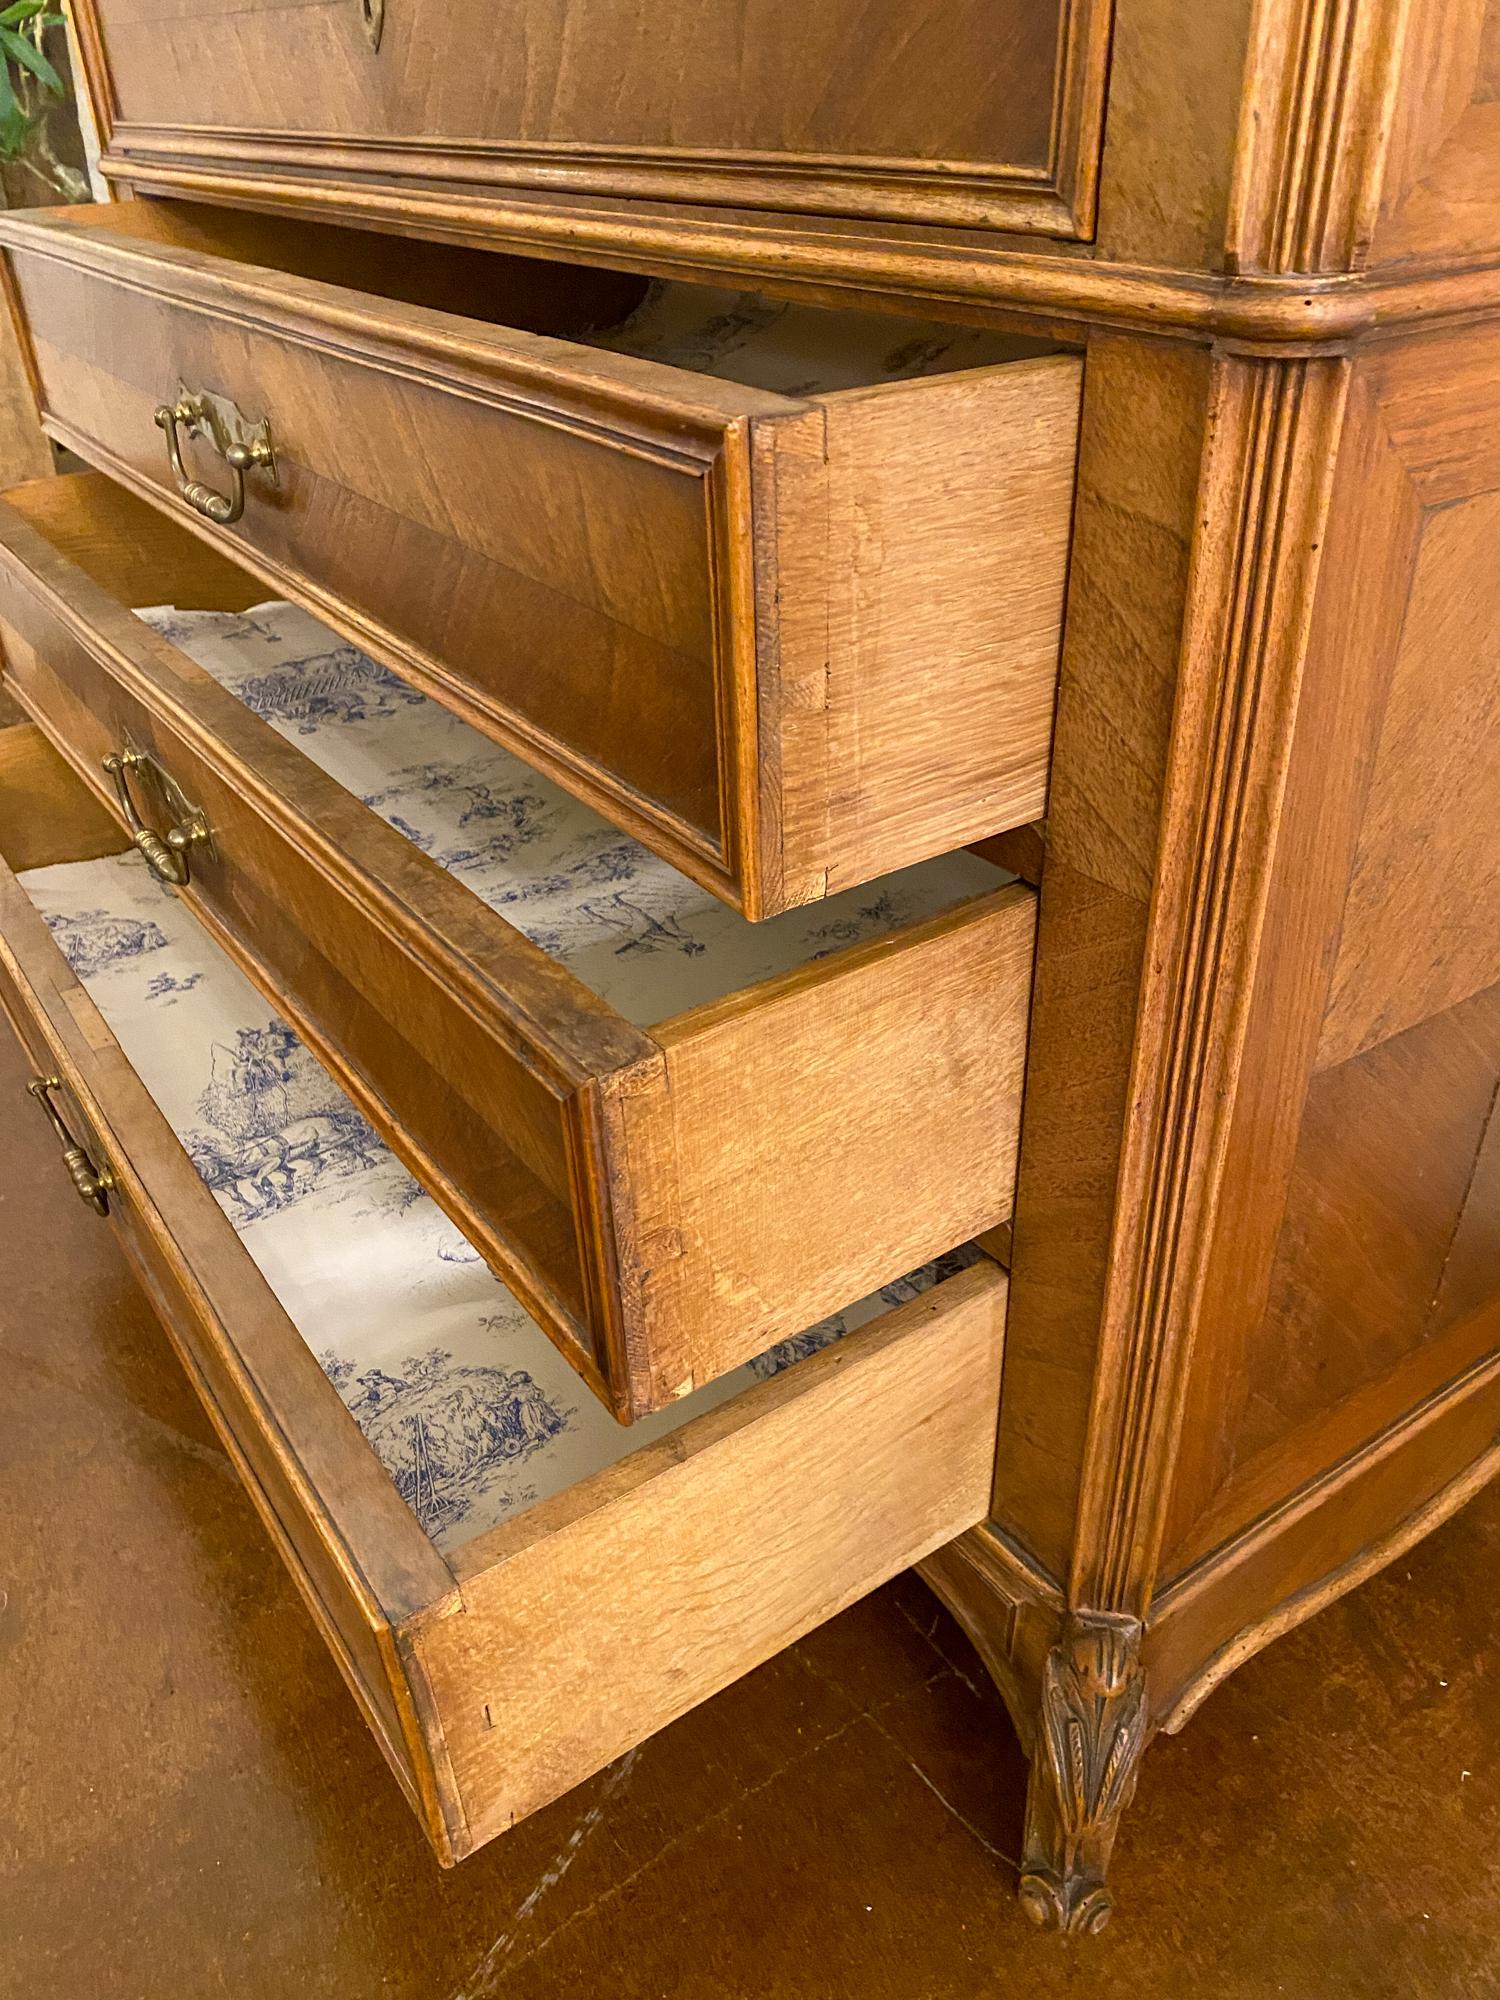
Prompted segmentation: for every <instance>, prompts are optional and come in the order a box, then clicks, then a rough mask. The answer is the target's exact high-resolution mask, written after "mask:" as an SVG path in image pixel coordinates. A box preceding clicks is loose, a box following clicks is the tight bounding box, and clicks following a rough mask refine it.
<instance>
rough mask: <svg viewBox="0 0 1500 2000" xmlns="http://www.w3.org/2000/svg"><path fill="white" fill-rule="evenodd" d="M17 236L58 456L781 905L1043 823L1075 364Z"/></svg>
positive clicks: (53, 220)
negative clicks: (87, 467) (167, 514)
mask: <svg viewBox="0 0 1500 2000" xmlns="http://www.w3.org/2000/svg"><path fill="white" fill-rule="evenodd" d="M0 243H3V244H5V245H6V246H8V253H9V254H8V265H9V270H10V276H11V281H12V285H13V289H14V292H15V294H16V297H17V299H18V301H19V306H20V314H21V319H22V323H23V331H24V333H25V335H26V336H27V338H28V339H29V346H30V354H31V358H32V367H33V373H34V379H35V384H36V390H37V395H38V399H39V403H40V407H41V412H42V416H43V420H44V422H45V423H46V425H47V426H48V428H49V429H50V430H51V431H52V433H53V434H54V435H55V436H56V437H57V438H59V439H60V440H62V441H63V442H64V443H66V444H69V445H71V446H72V447H74V448H75V449H76V450H77V451H78V452H80V453H81V454H82V455H83V456H84V457H85V458H87V459H89V460H90V461H91V462H93V463H94V464H96V465H98V466H100V467H102V468H103V469H104V470H105V471H108V472H110V473H111V474H113V475H114V476H115V477H116V478H118V479H120V480H121V481H123V482H124V483H126V484H127V485H129V486H130V487H132V488H133V489H134V490H135V491H137V492H138V493H141V494H144V495H145V496H146V497H147V498H149V499H150V500H151V501H152V502H153V503H154V504H156V505H159V506H162V507H166V508H169V509H171V510H172V511H173V512H174V513H176V514H178V515H179V516H180V517H181V518H182V519H184V520H185V521H186V522H187V523H188V524H189V525H190V526H191V527H193V528H194V529H195V530H196V532H197V533H198V534H200V535H202V536H204V537H206V538H208V539H209V540H211V541H213V542H214V543H216V544H217V545H218V546H220V547H221V548H224V549H227V550H232V551H233V552H234V554H235V555H236V556H237V557H238V558H239V559H240V560H241V561H242V562H243V563H245V564H246V565H247V566H248V567H249V568H250V569H252V570H253V571H254V572H255V573H256V574H257V575H258V576H260V577H261V578H263V579H267V580H269V581H270V582H272V583H274V585H275V586H276V588H277V590H278V591H279V592H282V593H284V594H285V595H286V596H288V597H290V598H292V599H294V600H295V601H297V602H298V603H300V604H302V605H303V606H305V607H306V608H307V609H309V610H312V611H314V612H316V613H317V614H318V615H319V616H320V617H323V618H326V619H327V620H328V621H329V623H330V624H332V625H334V626H335V627H336V628H337V629H338V630H339V631H340V632H341V633H343V634H344V635H346V636H347V637H349V638H351V639H353V640H354V641H356V642H357V643H358V644H359V645H361V646H363V647H365V648H366V649H367V650H369V651H370V652H372V653H373V654H375V655H376V656H377V657H378V658H380V659H381V660H383V661H384V662H385V663H387V664H388V665H390V666H392V667H394V668H395V669H396V670H397V671H398V672H399V673H400V674H402V675H403V676H405V677H406V678H408V679H409V680H411V681H412V682H414V683H415V684H416V685H418V686H420V687H423V688H425V689H427V690H428V691H430V692H432V693H434V694H435V695H437V696H438V697H439V698H440V699H441V700H443V701H445V702H447V703H448V704H450V705H451V706H452V707H453V708H454V709H455V710H456V711H457V712H458V713H460V714H462V715H463V716H465V717H466V718H467V719H469V720H470V721H472V722H474V723H476V724H477V725H478V726H479V727H481V728H483V729H485V730H487V731H489V732H491V733H492V734H493V735H494V736H495V737H496V738H498V739H499V740H500V741H502V742H504V743H506V744H508V745H509V746H510V747H512V748H513V749H516V750H517V751H518V752H519V753H520V754H521V755H523V756H524V757H525V758H526V759H527V760H528V761H529V762H530V763H532V764H534V765H536V766H537V767H538V768H540V769H542V770H545V771H546V772H547V773H548V774H549V775H550V776H552V777H553V778H555V779H557V780H558V782H559V783H561V784H563V785H566V786H567V787H568V788H569V789H570V790H571V791H572V792H573V793H574V794H575V795H576V796H578V797H580V798H583V799H585V800H587V801H588V802H590V803H591V804H592V805H594V806H596V807H597V808H598V809H599V810H600V811H601V812H603V813H605V814H607V815H608V816H609V817H610V818H611V819H613V820H614V821H615V823H616V824H617V825H620V826H622V827H624V828H626V829H627V830H629V831H630V832H632V833H634V834H635V835H636V836H637V837H638V838H640V839H641V840H643V841H645V842H646V843H647V844H648V845H650V846H651V847H653V849H654V850H655V851H657V852H658V853H660V854H662V855H664V856H666V857H667V858H668V859H670V860H671V861H672V862H673V863H674V864H675V865H676V866H677V867H679V868H681V869H683V870H685V871H686V872H687V873H689V874H691V875H693V876H694V877H695V879H697V880H699V881H701V882H703V883H705V884H706V885H708V886H709V887H710V888H711V889H713V891H714V892H715V893H716V894H718V895H721V896H723V897H724V898H725V899H726V900H728V901H729V902H731V903H732V904H733V905H734V906H735V907H737V908H739V909H741V910H742V911H743V912H744V913H745V914H746V915H747V916H748V917H750V918H752V919H758V918H762V917H765V916H769V915H772V914H774V913H775V912H777V911H779V910H784V909H788V908H790V907H793V906H795V905H798V904H802V903H806V902H809V901H812V900H815V899H817V898H819V897H821V896H823V895H825V894H830V893H834V892H836V891H838V890H840V889H843V888H847V887H850V886H854V885H858V884H860V883H863V882H867V881H870V880H873V879H874V878H875V877H877V876H879V875H882V874H884V873H886V872H888V871H889V870H891V869H894V868H900V867H904V866H906V865H907V864H909V863H912V862H916V861H920V860H922V859H924V858H926V857H927V856H929V855H934V854H940V853H946V852H948V851H950V850H951V849H953V848H956V847H959V846H961V845H964V844H965V843H967V842H970V841H974V840H977V839H979V838H981V837H983V836H986V835H989V834H993V833H998V832H1001V831H1003V830H1005V829H1006V828H1008V827H1012V826H1016V825H1019V824H1022V823H1024V822H1027V821H1030V820H1034V819H1036V818H1037V817H1038V816H1039V815H1040V814H1041V812H1042V810H1043V808H1044V802H1045V794H1046V779H1047V767H1048V756H1049V741H1050V733H1051V718H1052V709H1053V701H1054V695H1055V688H1056V678H1057V662H1058V648H1059V634H1060V625H1061V615H1062V602H1063V585H1064V574H1065V569H1066V562H1067V548H1068V532H1069V520H1070V514H1071V506H1072V492H1073V478H1074V467H1075V460H1076V451H1077V425H1078V406H1079V396H1080V385H1081V370H1082V363H1081V361H1080V359H1079V357H1078V356H1077V355H1070V354H1065V353H1058V352H1051V351H1048V349H1047V348H1046V347H1045V346H1044V344H1042V343H1040V342H1038V341H1035V340H1026V339H1020V338H1017V337H1014V336H1011V335H1005V334H998V333H995V332H992V331H987V332H976V331H966V330H964V329H961V328H953V327H943V326H938V325H933V324H927V323H924V322H919V321H913V320H903V319H899V318H887V317H885V316H882V315H868V314H863V315H862V314H858V313H853V312H847V311H844V312H822V311H818V310H815V309H813V308H808V307H794V306H785V305H781V306H778V305H775V304H773V303H771V302H769V301H767V300H764V299H756V298H752V297H748V296H744V295H735V294H726V293H718V292H712V291H705V290H703V288H694V287H690V286H683V285H674V286H667V287H659V286H658V287H647V286H646V284H645V282H644V281H642V280H631V279H629V278H626V277H620V276H614V277H611V276H608V275H606V274H602V273H598V272H591V271H586V270H578V269H573V268H570V267H565V266H559V265H537V264H530V263H526V262H524V261H521V260H517V259H511V258H504V257H498V256H493V255H489V254H486V253H484V252H479V251H472V250H459V249H450V248H444V247H442V246H439V245H433V244H425V245H422V244H415V243H411V242H405V241H403V242H401V243H399V244H397V243H394V242H393V241H392V240H391V239H389V238H386V237H382V236H377V235H366V236H361V235H360V234H358V233H357V232H352V231H341V230H336V229H329V228H325V227H321V226H319V225H316V224H308V223H298V222H292V221H274V220H271V219H269V218H266V217H253V216H248V215H237V214H234V213H232V212H229V211H214V210H208V209H197V210H195V209H192V208H187V207H182V206H178V205H168V204H162V203H159V202H150V201H134V202H127V203H124V204H117V205H114V206H103V207H89V208H85V209H74V210H67V211H58V210H51V211H47V212H45V213H44V214H37V215H29V216H17V215H6V216H3V217H0ZM564 335H566V336H567V337H566V338H564V337H562V336H564ZM174 410H175V411H177V412H179V414H178V415H177V416H175V417H173V416H171V414H170V413H171V412H172V411H174ZM174 439H175V443H174ZM174 453H175V454H176V462H175V463H174V461H173V454H174ZM227 453H231V454H238V456H239V459H240V461H241V462H240V464H239V465H238V466H237V467H236V466H233V465H231V464H230V463H229V462H228V461H227V459H226V454H227ZM240 506H242V511H240V512H236V509H237V508H239V507H240Z"/></svg>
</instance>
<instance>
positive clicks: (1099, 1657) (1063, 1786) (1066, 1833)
mask: <svg viewBox="0 0 1500 2000" xmlns="http://www.w3.org/2000/svg"><path fill="white" fill-rule="evenodd" d="M1140 1638H1141V1632H1140V1626H1139V1624H1138V1623H1137V1621H1136V1620H1135V1619H1133V1618H1106V1617H1072V1618H1070V1619H1069V1620H1068V1623H1067V1625H1066V1626H1065V1627H1064V1629H1063V1634H1062V1637H1061V1638H1060V1639H1059V1640H1058V1643H1057V1644H1056V1645H1055V1646H1054V1647H1053V1648H1052V1651H1051V1652H1050V1653H1049V1654H1048V1655H1047V1664H1046V1667H1045V1669H1044V1670H1043V1674H1042V1712H1041V1717H1040V1721H1039V1727H1038V1730H1037V1742H1036V1751H1035V1754H1034V1756H1033V1759H1032V1766H1031V1786H1030V1789H1029V1791H1028V1793H1027V1797H1026V1837H1025V1850H1024V1854H1023V1857H1022V1863H1021V1887H1020V1896H1021V1907H1022V1908H1023V1909H1024V1910H1025V1912H1026V1914H1027V1916H1029V1917H1030V1918H1031V1920H1032V1922H1033V1923H1036V1924H1040V1925H1041V1926H1042V1927H1043V1928H1044V1929H1046V1930H1059V1931H1067V1932H1070V1933H1072V1934H1073V1935H1075V1936H1077V1935H1087V1936H1093V1935H1094V1934H1095V1933H1097V1932H1099V1931H1102V1930H1103V1928H1104V1926H1105V1925H1106V1924H1107V1923H1108V1922H1109V1918H1110V1912H1111V1910H1112V1909H1113V1908H1114V1901H1113V1898H1112V1897H1111V1896H1110V1893H1109V1891H1108V1889H1107V1888H1106V1887H1105V1886H1104V1876H1105V1871H1106V1869H1107V1868H1108V1866H1109V1856H1110V1849H1111V1848H1112V1847H1113V1846H1114V1842H1115V1829H1116V1827H1117V1826H1118V1824H1119V1818H1120V1814H1121V1813H1122V1812H1123V1811H1124V1810H1125V1807H1126V1806H1127V1805H1128V1804H1129V1803H1130V1798H1131V1794H1132V1793H1133V1792H1134V1790H1135V1779H1136V1770H1137V1768H1138V1765H1139V1761H1140V1755H1141V1751H1142V1749H1143V1748H1144V1747H1145V1693H1146V1685H1145V1678H1144V1675H1143V1674H1142V1672H1141V1662H1140Z"/></svg>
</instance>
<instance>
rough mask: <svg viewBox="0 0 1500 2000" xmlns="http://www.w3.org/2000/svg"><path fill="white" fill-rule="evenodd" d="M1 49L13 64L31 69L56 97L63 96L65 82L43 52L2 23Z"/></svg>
mask: <svg viewBox="0 0 1500 2000" xmlns="http://www.w3.org/2000/svg"><path fill="white" fill-rule="evenodd" d="M0 49H3V50H4V51H5V53H6V55H7V56H8V57H9V58H10V60H11V61H12V62H18V63H20V64H21V66H22V68H23V69H29V70H30V71H31V74H32V75H33V76H34V77H36V78H38V79H39V81H40V82H42V83H43V84H45V85H46V87H47V89H48V90H50V91H51V92H52V95H53V96H54V97H61V96H62V94H63V80H62V78H61V77H60V76H59V75H58V73H57V71H56V70H55V69H54V68H53V67H52V65H51V63H49V62H48V60H47V58H46V57H45V56H44V55H43V54H42V52H41V50H40V49H39V48H38V47H37V46H36V44H35V43H34V42H28V41H27V39H26V37H25V36H24V35H18V34H17V33H16V31H15V29H14V28H7V27H6V26H4V24H3V23H0Z"/></svg>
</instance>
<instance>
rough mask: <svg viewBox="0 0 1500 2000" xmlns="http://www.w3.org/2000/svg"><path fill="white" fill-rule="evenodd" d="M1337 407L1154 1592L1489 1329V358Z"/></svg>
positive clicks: (1434, 349) (1380, 357) (1408, 376)
mask: <svg viewBox="0 0 1500 2000" xmlns="http://www.w3.org/2000/svg"><path fill="white" fill-rule="evenodd" d="M1351 408H1352V411H1353V414H1352V418H1351V423H1350V426H1349V429H1348V432H1347V434H1346V438H1345V442H1344V446H1343V450H1342V458H1341V465H1340V471H1339V478H1338V483H1337V487H1336V495H1335V505H1334V520H1333V526H1332V531H1331V534H1330V538H1329V544H1328V554H1327V561H1326V565H1325V570H1324V578H1323V583H1322V585H1321V587H1320V600H1319V607H1318V617H1317V620H1316V623H1315V626H1314V633H1313V643H1312V648H1311V652H1310V655H1309V661H1308V669H1307V697H1306V700H1305V702H1304V706H1303V710H1302V714H1301V717H1300V720H1299V729H1298V737H1297V741H1296V744H1295V746H1294V752H1293V769H1292V778H1291V783H1290V786H1289V791H1288V803H1287V812H1286V815H1285V820H1284V824H1283V828H1282V833H1281V838H1280V842H1279V845H1278V852H1277V858H1276V863H1275V871H1274V876H1273V883H1272V890H1271V905H1270V912H1269V920H1268V925H1267V932H1266V943H1265V949H1264V951H1263V953H1262V956H1261V959H1260V962H1259V964H1258V966H1257V969H1256V982H1255V990H1254V994H1253V997H1252V1001H1251V1006H1252V1033H1251V1039H1252V1049H1253V1051H1254V1052H1255V1056H1256V1059H1255V1060H1254V1061H1252V1062H1251V1063H1249V1064H1247V1075H1248V1077H1249V1079H1250V1081H1249V1083H1248V1085H1247V1088H1246V1090H1245V1092H1244V1094H1243V1097H1242V1101H1241V1103H1240V1105H1239V1108H1238V1110H1237V1114H1236V1121H1235V1127H1234V1131H1233V1136H1232V1139H1231V1154H1232V1158H1231V1166H1230V1173H1229V1178H1228V1181H1227V1183H1226V1194H1225V1203H1224V1209H1223V1213H1222V1215H1221V1218H1220V1223H1219V1231H1218V1242H1217V1245H1216V1250H1215V1256H1214V1261H1213V1267H1212V1272H1211V1276H1210V1282H1209V1286H1208V1290H1207V1293H1206V1297H1205V1311H1204V1327H1205V1329H1206V1335H1205V1338H1204V1339H1203V1340H1202V1341H1201V1342H1200V1351H1199V1356H1198V1360H1197V1362H1196V1365H1195V1379H1194V1382H1193V1385H1192V1391H1191V1396H1190V1408H1189V1416H1188V1422H1187V1425H1186V1429H1185V1442H1184V1452H1183V1456H1182V1458H1181V1460H1180V1462H1179V1464H1178V1467H1177V1472H1176V1484H1175V1490H1174V1496H1173V1507H1172V1518H1171V1522H1170V1527H1169V1535H1168V1542H1169V1546H1170V1547H1171V1549H1172V1554H1171V1557H1170V1558H1169V1561H1168V1564H1167V1574H1168V1575H1173V1574H1180V1573H1181V1572H1182V1571H1183V1570H1184V1569H1185V1568H1186V1567H1189V1566H1191V1565H1192V1564H1193V1563H1195V1562H1198V1561H1201V1560H1202V1559H1203V1558H1204V1557H1206V1556H1207V1555H1209V1554H1210V1553H1212V1551H1213V1550H1214V1549H1215V1548H1218V1547H1220V1546H1222V1545H1223V1544H1224V1543H1225V1542H1226V1541H1229V1540H1232V1538H1233V1537H1234V1536H1235V1535H1237V1534H1239V1533H1240V1532H1242V1531H1243V1530H1245V1529H1246V1528H1248V1527H1250V1526H1251V1525H1252V1524H1253V1523H1254V1522H1256V1521H1257V1520H1259V1519H1263V1518H1264V1517H1265V1516H1266V1515H1267V1513H1268V1512H1269V1510H1271V1509H1273V1508H1275V1507H1277V1506H1279V1505H1281V1504H1282V1503H1283V1502H1284V1501H1285V1500H1286V1498H1287V1496H1288V1494H1289V1493H1291V1492H1292V1491H1294V1490H1296V1489H1298V1488H1300V1487H1304V1486H1306V1485H1307V1484H1308V1483H1309V1482H1314V1483H1315V1482H1318V1481H1320V1480H1323V1479H1325V1478H1327V1477H1330V1476H1331V1475H1332V1472H1333V1468H1334V1466H1335V1464H1336V1463H1337V1461H1338V1459H1339V1457H1340V1456H1341V1455H1343V1454H1347V1453H1348V1452H1350V1451H1358V1450H1361V1449H1364V1448H1366V1447H1370V1446H1373V1445H1374V1444H1375V1443H1376V1441H1377V1440H1378V1439H1379V1437H1380V1436H1381V1435H1382V1434H1383V1433H1384V1432H1385V1431H1386V1430H1387V1429H1388V1428H1389V1427H1390V1426H1391V1425H1394V1424H1396V1423H1398V1422H1400V1421H1402V1420H1404V1419H1405V1418H1406V1417H1407V1415H1408V1414H1409V1412H1410V1409H1411V1408H1412V1406H1413V1402H1414V1399H1416V1398H1418V1397H1419V1396H1428V1395H1431V1394H1433V1393H1435V1392H1436V1391H1437V1390H1438V1389H1439V1388H1441V1386H1442V1380H1443V1379H1446V1375H1447V1374H1449V1373H1455V1372H1461V1371H1463V1370H1466V1369H1471V1368H1473V1367H1474V1366H1476V1365H1477V1364H1478V1363H1479V1362H1481V1361H1482V1360H1483V1358H1484V1356H1483V1355H1482V1354H1479V1353H1476V1352H1474V1351H1472V1344H1471V1343H1467V1342H1466V1341H1464V1340H1460V1339H1458V1333H1457V1330H1458V1329H1459V1328H1461V1327H1464V1326H1467V1327H1470V1328H1474V1327H1483V1326H1485V1325H1486V1324H1488V1325H1490V1326H1491V1327H1494V1326H1495V1325H1496V1324H1500V1322H1497V1321H1496V1320H1495V1318H1494V1317H1493V1315H1491V1316H1489V1317H1488V1318H1487V1317H1486V1315H1485V1314H1484V1311H1483V1309H1484V1308H1485V1307H1486V1306H1489V1305H1491V1304H1492V1303H1493V1302H1494V1301H1496V1300H1497V1299H1500V1122H1497V1118H1496V1096H1497V1089H1500V861H1497V859H1496V856H1497V852H1500V697H1497V694H1496V688H1495V675H1494V661H1495V658H1496V656H1497V651H1500V579H1497V577H1496V573H1495V565H1494V560H1493V550H1494V546H1495V537H1496V532H1497V530H1500V367H1497V366H1496V364H1495V362H1494V340H1493V333H1492V332H1491V331H1490V330H1488V329H1485V328H1476V329H1468V330H1462V331H1459V332H1456V333H1449V334H1446V335H1435V336H1428V337H1425V338H1421V339H1415V340H1412V341H1410V342H1407V343H1405V344H1403V345H1401V346H1393V347H1389V348H1386V349H1383V350H1379V351H1377V352H1376V353H1375V354H1374V355H1372V357H1371V358H1370V359H1369V360H1368V361H1367V362H1365V363H1364V364H1362V367H1361V370H1360V377H1359V381H1358V383H1357V385H1356V396H1355V398H1354V401H1353V404H1352V406H1351ZM1455 1341H1457V1345H1455V1344H1454V1342H1455ZM1450 1350H1451V1367H1450V1366H1449V1362H1448V1360H1447V1359H1446V1358H1445V1357H1448V1356H1449V1354H1450ZM1434 1373H1435V1375H1436V1378H1438V1379H1431V1378H1433V1377H1434ZM1389 1525H1390V1524H1389V1523H1386V1524H1381V1523H1379V1522H1374V1523H1372V1524H1371V1533H1372V1535H1375V1534H1377V1533H1378V1532H1381V1531H1383V1528H1384V1527H1389ZM1313 1580H1314V1579H1312V1578H1310V1577H1309V1578H1303V1577H1292V1578H1291V1586H1292V1587H1294V1588H1295V1587H1301V1586H1303V1585H1305V1584H1308V1583H1310V1582H1312V1581H1313Z"/></svg>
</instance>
